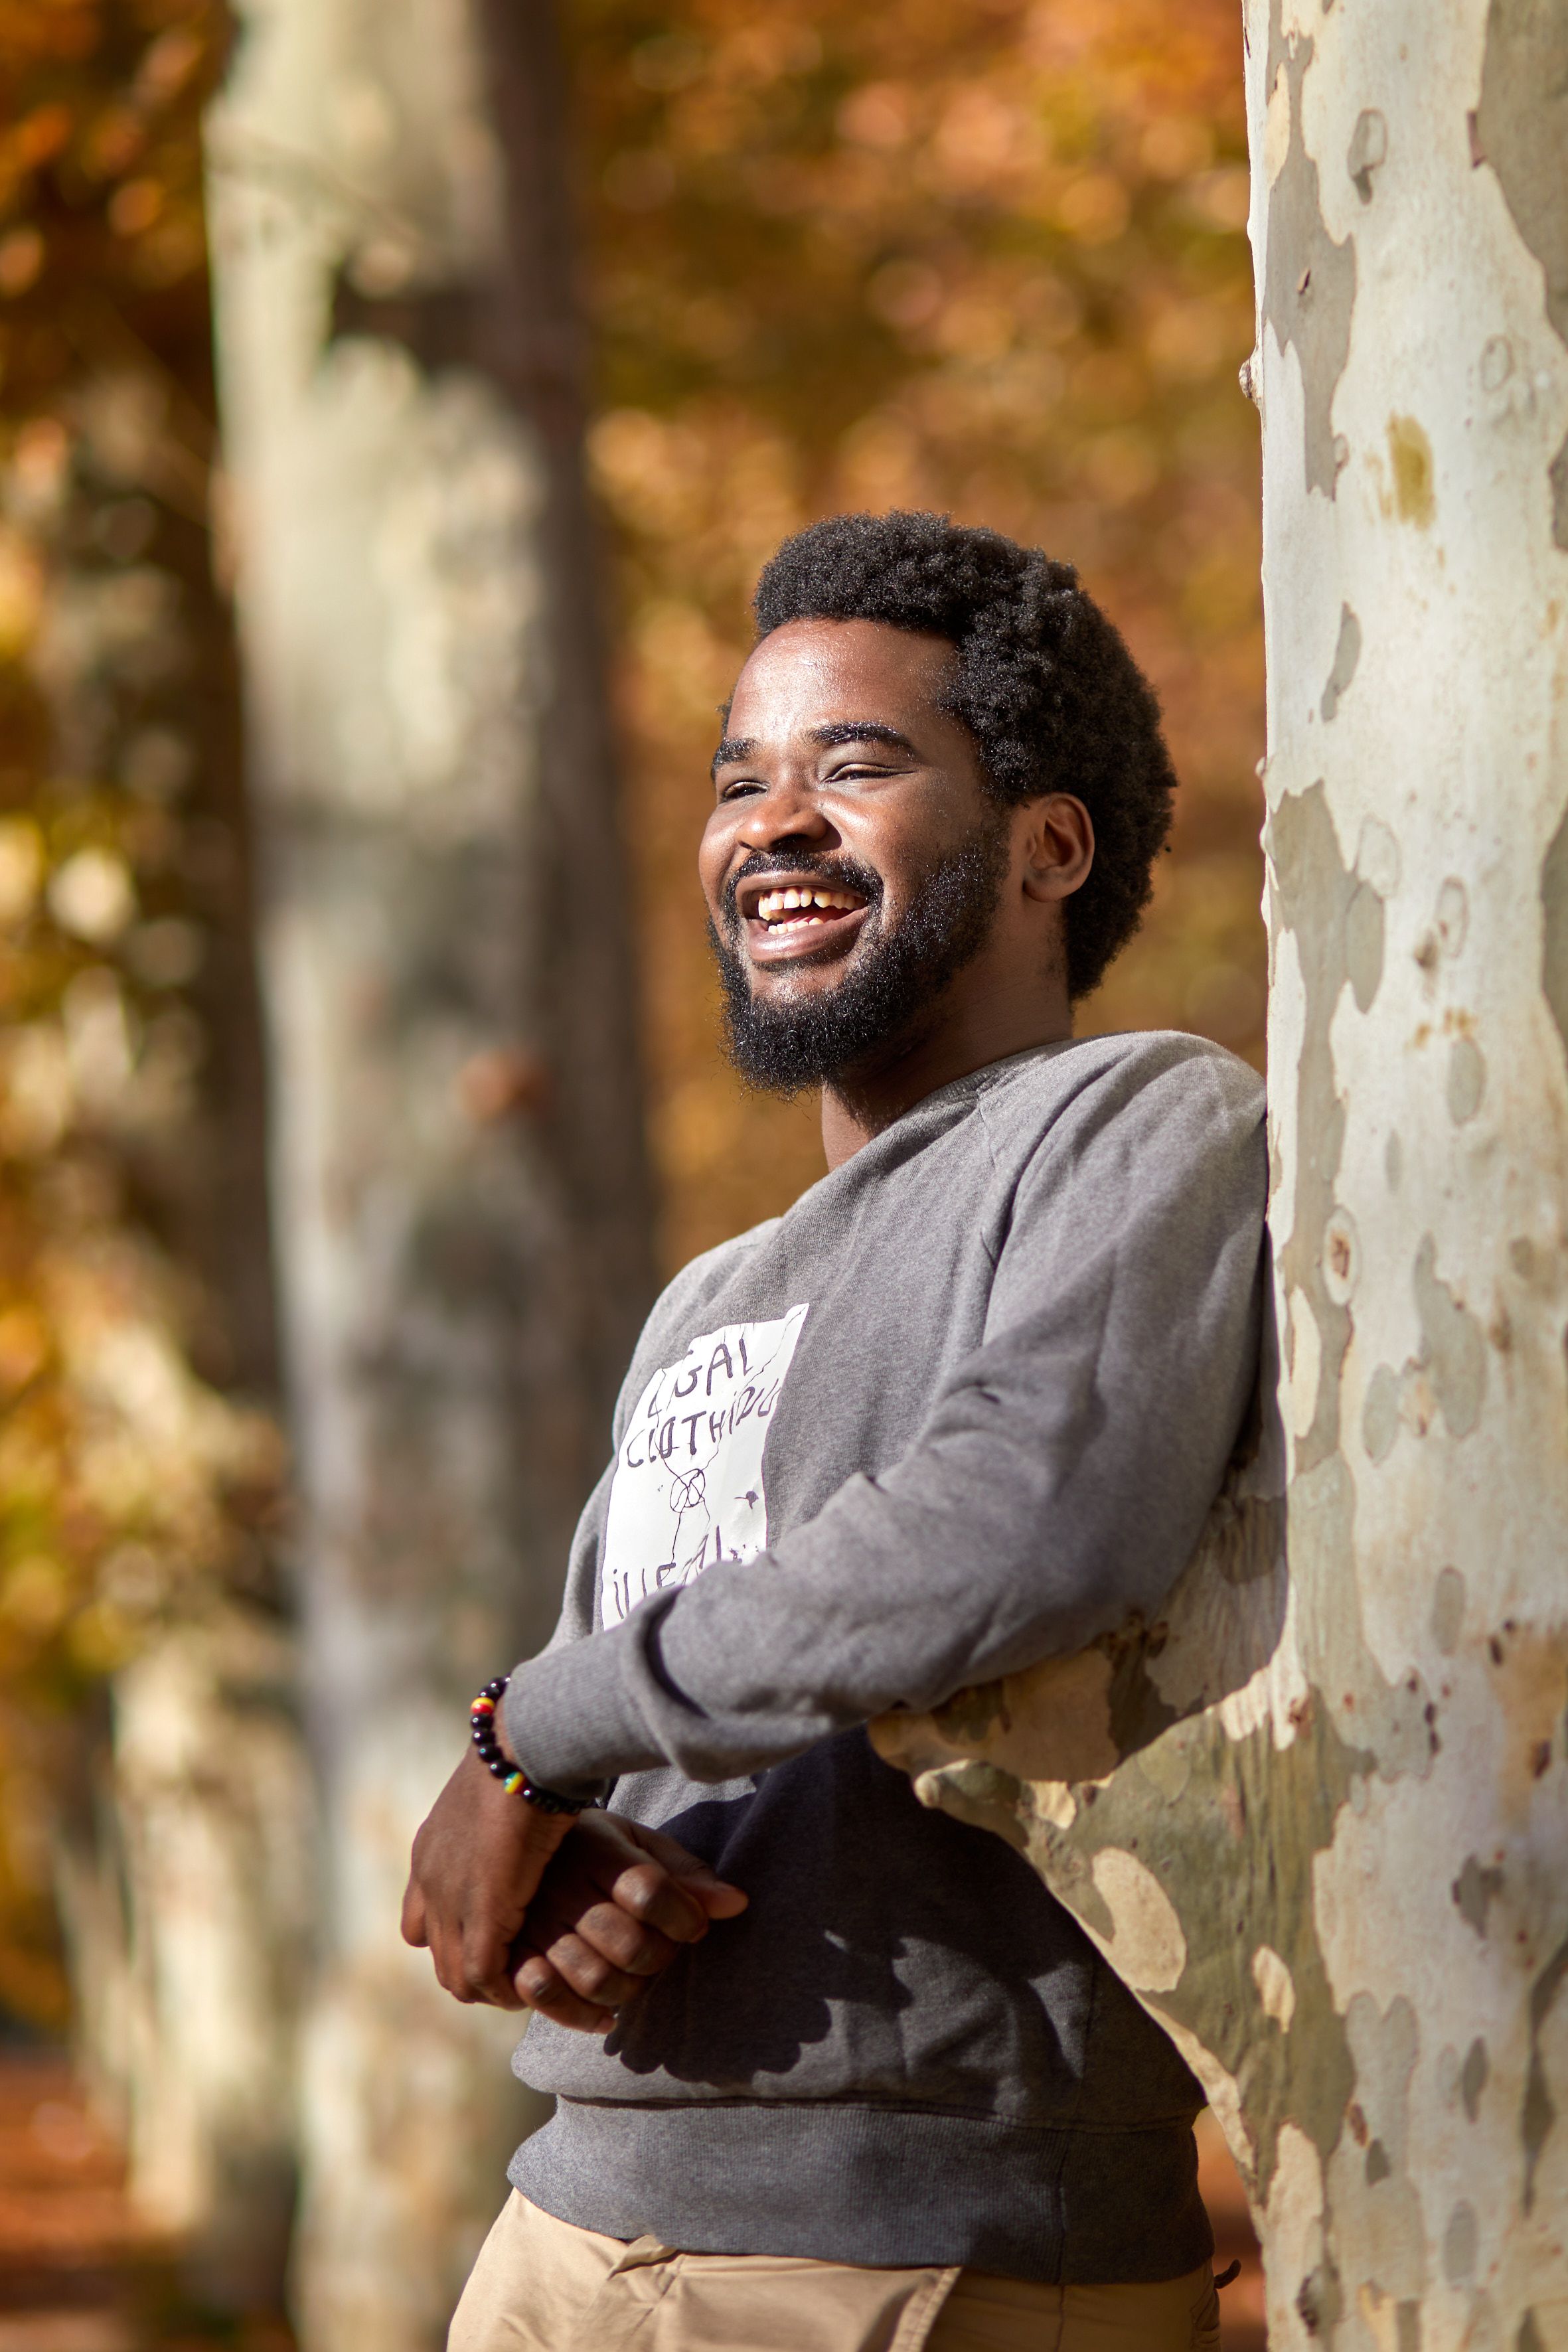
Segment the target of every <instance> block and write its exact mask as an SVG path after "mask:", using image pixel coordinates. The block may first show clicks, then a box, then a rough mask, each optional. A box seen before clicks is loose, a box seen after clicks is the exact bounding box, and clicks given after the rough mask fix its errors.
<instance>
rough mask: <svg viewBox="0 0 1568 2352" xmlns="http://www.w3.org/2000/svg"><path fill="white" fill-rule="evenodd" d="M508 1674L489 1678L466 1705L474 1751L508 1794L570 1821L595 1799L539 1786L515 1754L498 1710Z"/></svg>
mask: <svg viewBox="0 0 1568 2352" xmlns="http://www.w3.org/2000/svg"><path fill="white" fill-rule="evenodd" d="M510 1679H511V1677H510V1675H496V1677H495V1679H494V1680H493V1681H492V1682H488V1683H487V1684H486V1685H485V1686H484V1688H483V1690H482V1691H480V1693H479V1696H478V1697H477V1698H476V1699H474V1700H473V1701H472V1703H471V1705H470V1706H469V1709H468V1726H469V1729H470V1730H471V1732H472V1734H473V1741H474V1752H475V1754H476V1755H477V1756H478V1757H479V1761H480V1763H481V1764H482V1765H483V1766H484V1768H485V1769H486V1770H487V1771H488V1772H489V1773H491V1774H492V1775H493V1776H494V1778H495V1779H496V1780H499V1781H500V1785H501V1787H502V1788H503V1789H504V1790H506V1792H507V1794H508V1796H516V1797H521V1799H522V1801H523V1802H524V1803H525V1804H526V1805H529V1806H531V1807H532V1808H533V1809H535V1810H536V1811H539V1812H542V1813H556V1814H560V1815H562V1816H563V1818H564V1819H566V1820H568V1821H571V1820H573V1819H574V1818H575V1816H576V1815H577V1814H578V1813H580V1812H583V1811H585V1810H586V1809H587V1807H588V1806H589V1805H590V1804H592V1803H593V1802H594V1800H593V1799H592V1798H587V1797H563V1796H562V1795H560V1794H559V1793H558V1792H557V1791H556V1790H553V1789H545V1788H542V1787H541V1786H540V1785H539V1783H538V1782H537V1781H536V1780H532V1779H531V1777H530V1775H529V1772H528V1768H527V1766H526V1765H524V1764H523V1763H522V1761H521V1759H520V1758H519V1757H518V1755H517V1752H516V1750H515V1748H513V1746H512V1744H511V1740H510V1737H509V1736H508V1733H507V1730H506V1727H505V1721H504V1718H503V1716H502V1711H501V1701H502V1699H503V1698H504V1697H505V1696H506V1686H507V1684H508V1683H509V1682H510Z"/></svg>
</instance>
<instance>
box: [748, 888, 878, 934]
mask: <svg viewBox="0 0 1568 2352" xmlns="http://www.w3.org/2000/svg"><path fill="white" fill-rule="evenodd" d="M859 903H860V902H859V900H858V898H851V897H849V896H848V895H847V893H846V892H844V891H842V890H799V889H788V890H768V891H765V892H764V893H763V896H762V897H761V898H759V899H758V901H757V915H758V918H759V919H760V920H761V921H763V922H764V923H771V924H773V925H774V926H775V928H778V929H786V930H797V929H800V928H801V925H800V923H799V922H795V923H784V921H783V920H782V919H783V918H784V916H785V915H795V916H798V917H800V918H802V919H804V920H805V922H815V921H816V913H815V911H814V910H815V909H816V908H819V907H820V908H822V910H823V912H824V913H832V912H834V911H836V910H837V911H842V912H844V913H847V914H853V913H854V911H855V909H856V908H857V907H858V905H859Z"/></svg>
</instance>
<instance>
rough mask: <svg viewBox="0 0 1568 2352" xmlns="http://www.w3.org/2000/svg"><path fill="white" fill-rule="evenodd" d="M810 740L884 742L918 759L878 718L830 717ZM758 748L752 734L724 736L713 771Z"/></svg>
mask: <svg viewBox="0 0 1568 2352" xmlns="http://www.w3.org/2000/svg"><path fill="white" fill-rule="evenodd" d="M811 740H812V741H813V742H814V743H821V744H823V745H824V746H825V747H826V746H830V745H832V744H835V743H886V744H888V745H889V748H890V749H891V750H893V751H907V752H908V753H909V754H910V758H911V759H915V760H918V759H919V758H920V756H921V755H920V752H919V750H918V749H917V747H916V746H915V745H914V744H913V743H911V742H910V739H909V737H908V736H907V735H901V734H900V732H899V730H898V729H897V728H896V727H889V726H888V725H887V723H886V722H885V720H883V719H828V720H827V721H826V724H825V725H824V726H821V727H814V728H813V729H812V730H811ZM756 748H757V744H756V738H755V737H754V736H752V735H726V736H725V738H724V740H723V741H722V742H721V744H720V746H719V749H718V750H717V751H715V752H714V754H713V773H714V774H715V775H717V774H718V772H719V771H720V769H721V768H727V767H732V766H733V765H734V764H735V763H736V762H737V761H741V760H749V759H750V758H751V757H752V753H753V752H754V751H755V750H756Z"/></svg>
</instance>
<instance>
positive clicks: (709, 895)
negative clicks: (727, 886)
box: [697, 817, 734, 906]
mask: <svg viewBox="0 0 1568 2352" xmlns="http://www.w3.org/2000/svg"><path fill="white" fill-rule="evenodd" d="M733 831H734V828H733V826H732V825H731V824H727V823H724V822H722V821H721V820H720V819H719V818H717V817H710V818H709V820H708V823H707V824H705V825H704V827H703V829H702V837H701V839H700V841H699V843H698V845H697V878H698V880H699V881H700V883H701V885H702V895H703V897H704V898H706V899H707V900H708V902H709V904H710V906H717V905H718V903H719V896H720V893H721V890H722V889H723V887H724V877H725V875H726V874H727V873H728V871H729V867H730V852H731V845H732V841H731V836H732V835H733Z"/></svg>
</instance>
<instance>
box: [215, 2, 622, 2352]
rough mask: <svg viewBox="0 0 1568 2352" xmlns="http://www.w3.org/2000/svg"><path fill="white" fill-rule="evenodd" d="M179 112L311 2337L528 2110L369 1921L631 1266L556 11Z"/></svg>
mask: <svg viewBox="0 0 1568 2352" xmlns="http://www.w3.org/2000/svg"><path fill="white" fill-rule="evenodd" d="M240 14H241V20H242V28H241V40H240V45H239V47H238V50H237V60H236V65H235V68H234V73H233V76H232V79H231V82H230V85H229V88H228V89H227V91H226V95H225V97H224V99H223V101H222V103H221V104H220V106H219V107H218V109H217V110H216V116H215V119H214V121H213V123H212V127H211V134H210V151H209V152H210V156H211V176H212V184H213V194H212V215H213V221H214V246H215V268H216V280H217V310H218V320H219V345H220V372H221V383H222V391H223V406H224V418H225V435H226V451H227V457H228V464H229V467H230V472H231V476H232V495H231V509H232V528H233V532H234V539H235V546H236V554H237V581H238V594H239V604H240V610H241V618H242V637H243V642H244V646H245V651H246V656H247V687H248V695H249V709H250V719H251V727H252V743H253V770H252V775H253V793H254V805H255V810H256V821H257V824H258V830H259V835H260V864H261V875H262V894H263V902H264V919H263V970H264V983H265V992H266V997H267V1002H268V1014H269V1023H270V1034H271V1045H272V1076H273V1122H272V1133H273V1158H274V1186H273V1200H274V1220H275V1227H276V1233H277V1244H278V1250H279V1259H280V1264H281V1281H282V1291H283V1328H284V1353H285V1362H286V1378H287V1385H288V1389H289V1399H290V1406H291V1417H292V1424H293V1430H294V1436H295V1444H296V1449H297V1475H298V1484H299V1487H300V1495H301V1498H302V1507H303V1524H302V1528H301V1535H300V1610H301V1617H302V1624H303V1640H304V1646H305V1653H306V1660H307V1667H306V1674H307V1706H308V1712H309V1717H310V1725H311V1729H312V1735H313V1739H314V1744H315V1750H316V1754H317V1758H318V1763H319V1769H320V1773H321V1787H322V1803H323V1813H324V1843H325V1853H324V1856H323V1873H322V1885H323V1888H324V1890H325V1891H324V1895H323V1905H324V1916H323V1918H322V1921H321V1984H320V1989H319V1994H318V1998H317V2000H316V2003H315V2009H314V2019H313V2024H312V2027H311V2031H310V2034H309V2036H308V2046H307V2053H306V2060H305V2077H304V2084H303V2095H304V2105H305V2117H306V2120H305V2127H304V2128H305V2143H306V2185H305V2199H304V2210H303V2217H302V2223H301V2231H300V2248H299V2255H298V2263H299V2273H298V2279H299V2292H298V2301H299V2306H300V2318H301V2323H302V2329H303V2336H304V2341H305V2343H306V2344H307V2346H308V2347H310V2352H362V2347H364V2346H366V2345H369V2344H374V2345H376V2346H377V2347H380V2352H433V2348H434V2347H436V2346H437V2345H438V2344H439V2343H440V2342H441V2340H442V2336H443V2330H444V2327H445V2324H446V2320H447V2315H448V2314H449V2312H450V2309H451V2305H452V2302H453V2300H454V2298H455V2296H456V2294H457V2291H458V2286H459V2285H460V2283H461V2280H462V2277H463V2274H464V2272H465V2270H466V2267H467V2264H468V2261H469V2260H470V2258H471V2256H472V2253H473V2252H474V2249H475V2246H476V2245H477V2243H478V2240H479V2236H480V2234H481V2233H482V2231H483V2230H484V2228H485V2227H486V2226H487V2225H488V2222H489V2220H490V2219H491V2218H492V2216H493V2214H494V2212H495V2210H497V2208H498V2207H499V2205H500V2201H501V2198H502V2196H503V2194H504V2180H503V2179H502V2166H503V2163H504V2159H505V2156H506V2154H507V2152H508V2151H509V2149H510V2145H511V2144H512V2143H513V2142H514V2141H515V2140H516V2139H517V2138H518V2137H521V2133H522V2132H523V2131H524V2130H525V2129H526V2128H527V2127H528V2126H529V2124H530V2123H531V2122H532V2121H537V2120H538V2113H537V2109H532V2108H531V2107H530V2105H529V2102H528V2100H527V2097H526V2095H524V2094H523V2093H521V2091H519V2090H518V2088H517V2087H516V2085H515V2084H512V2083H511V2082H510V2077H509V2075H508V2074H507V2069H506V2052H507V2048H508V2045H509V2042H510V2039H511V2038H512V2037H513V2035H514V2032H515V2027H514V2024H513V2021H511V2020H510V2019H505V2018H500V2017H497V2016H496V2015H494V2014H493V2013H490V2012H486V2011H470V2010H463V2009H459V2008H458V2007H457V2006H456V2005H455V2004H454V2003H453V2002H452V2001H450V2000H448V1999H447V1996H446V1995H445V1994H443V1993H441V1992H440V1991H439V1990H437V1987H436V1986H435V1983H434V1981H433V1979H432V1977H431V1973H430V1969H429V1963H428V1961H427V1959H426V1958H425V1957H424V1956H423V1955H422V1954H412V1953H408V1952H406V1951H405V1950H404V1948H402V1947H401V1945H400V1943H399V1941H398V1938H397V1932H396V1921H397V1911H398V1902H399V1896H400V1894H401V1890H402V1885H403V1880H404V1875H405V1868H406V1860H407V1849H408V1844H409V1841H410V1839H411V1837H412V1834H413V1832H414V1830H415V1828H416V1824H417V1822H418V1821H419V1819H420V1817H421V1815H422V1813H423V1812H424V1811H425V1810H426V1807H427V1806H428V1804H429V1802H430V1800H431V1798H432V1797H433V1796H434V1794H435V1792H436V1790H437V1787H438V1786H439V1784H440V1782H441V1780H443V1779H444V1777H445V1776H446V1774H447V1771H448V1770H449V1769H451V1766H452V1764H453V1763H454V1762H455V1761H456V1759H457V1758H458V1755H459V1754H460V1753H461V1749H462V1743H463V1740H464V1738H465V1737H466V1725H465V1719H464V1714H465V1702H466V1700H467V1699H468V1696H470V1695H471V1693H472V1691H473V1690H474V1689H475V1688H476V1687H477V1686H478V1685H479V1683H480V1682H482V1681H484V1680H485V1679H486V1677H487V1676H488V1675H490V1674H493V1673H495V1672H496V1671H498V1670H499V1669H500V1667H502V1666H505V1665H506V1664H510V1662H511V1661H512V1660H513V1659H514V1658H516V1657H518V1656H519V1655H521V1654H524V1653H525V1652H527V1651H529V1650H531V1649H532V1648H534V1647H535V1646H537V1645H538V1644H539V1643H541V1642H542V1640H543V1639H544V1637H545V1636H546V1635H547V1633H548V1632H549V1630H550V1627H551V1624H552V1618H553V1612H554V1609H555V1605H556V1599H557V1594H558V1591H559V1587H560V1583H561V1579H562V1574H563V1567H564V1561H565V1553H566V1546H567V1541H568V1538H569V1535H570V1531H571V1527H572V1523H573V1519H574V1514H575V1511H576V1509H577V1507H578V1506H579V1504H580V1503H581V1501H582V1498H583V1496H584V1493H585V1492H586V1490H587V1487H588V1486H589V1485H590V1483H591V1481H592V1478H593V1476H594V1475H595V1472H596V1470H597V1467H598V1464H599V1456H600V1454H601V1453H602V1451H603V1444H604V1431H605V1426H606V1423H607V1413H608V1407H609V1402H610V1400H611V1398H612V1396H613V1393H614V1390H615V1386H616V1382H617V1381H618V1380H619V1377H620V1375H621V1372H622V1370H623V1369H624V1365H625V1361H626V1355H627V1353H628V1352H629V1349H630V1345H631V1342H632V1339H634V1337H635V1334H636V1331H637V1326H638V1324H639V1322H640V1318H641V1316H642V1314H643V1312H644V1311H645V1308H646V1305H647V1297H648V1292H649V1288H650V1279H649V1258H648V1241H647V1232H648V1220H647V1184H646V1181H645V1174H644V1166H643V1160H642V1149H641V1143H640V1124H639V1110H640V1106H639V1102H638V1089H637V1075H636V1068H635V1056H634V1053H633V1048H632V1042H631V1025H632V1024H631V1017H630V985H629V959H628V953H627V941H626V922H625V918H624V911H623V906H622V898H621V890H620V886H619V879H618V871H617V856H616V819H615V810H614V804H613V795H612V792H611V782H610V764H609V758H608V751H607V746H606V739H605V717H604V698H603V693H602V687H601V680H600V676H599V671H598V666H597V659H596V647H595V633H594V620H593V611H592V569H591V548H590V535H589V530H588V527H587V523H586V520H585V518H584V503H583V493H582V487H581V477H580V469H579V459H578V442H579V434H580V414H579V412H580V391H579V382H578V358H577V334H576V329H575V323H574V318H573V313H572V304H571V299H570V295H571V289H570V284H569V280H568V278H567V275H566V262H565V258H564V256H565V253H566V250H567V247H566V239H565V236H564V231H563V213H564V209H565V206H564V198H563V185H562V163H561V156H560V152H559V145H558V142H559V140H560V135H561V131H560V126H561V116H562V108H561V98H560V91H559V88H558V86H557V75H556V69H555V63H554V56H553V49H552V23H551V18H550V14H549V11H548V9H547V8H546V7H544V6H543V5H541V0H513V5H508V6H506V7H504V8H503V7H501V6H500V5H495V6H494V7H492V8H489V10H488V13H487V12H486V11H483V10H480V9H478V8H476V10H475V11H474V12H472V13H466V12H465V10H464V8H463V7H462V6H461V5H459V0H392V5H382V6H379V7H370V6H367V5H363V0H250V5H245V6H243V7H242V9H241V11H240Z"/></svg>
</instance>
